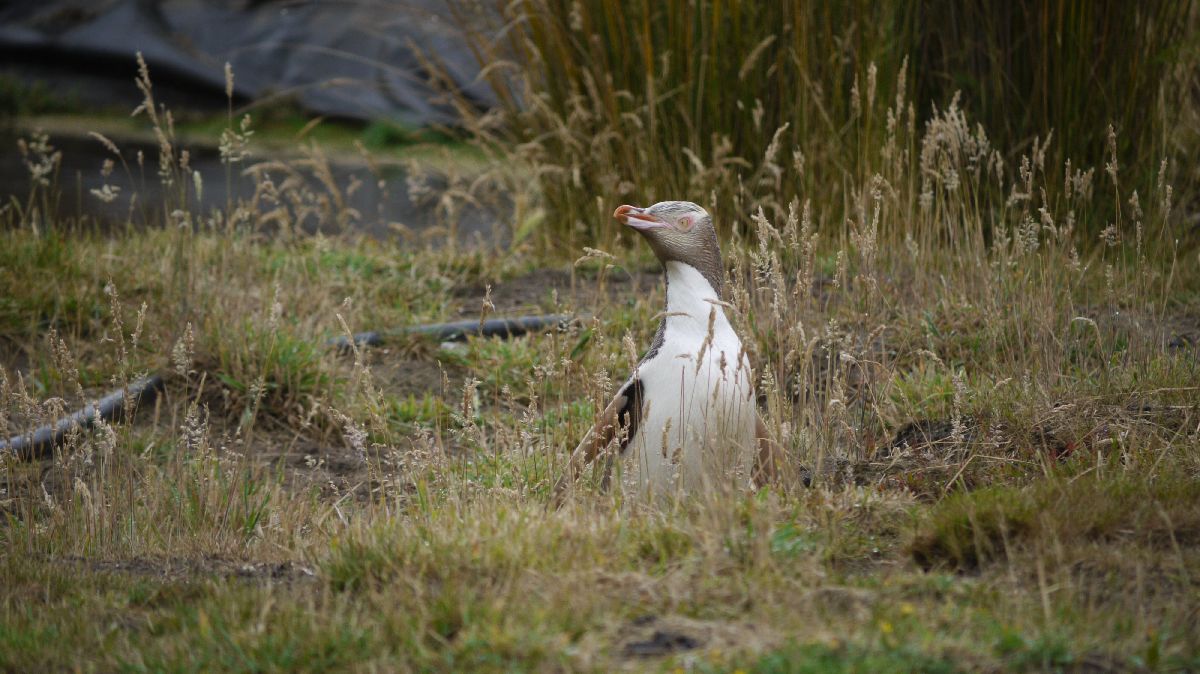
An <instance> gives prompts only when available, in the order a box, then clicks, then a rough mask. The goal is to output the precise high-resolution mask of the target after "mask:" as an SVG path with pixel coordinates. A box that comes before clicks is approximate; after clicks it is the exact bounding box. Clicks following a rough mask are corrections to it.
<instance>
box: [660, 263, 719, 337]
mask: <svg viewBox="0 0 1200 674" xmlns="http://www.w3.org/2000/svg"><path fill="white" fill-rule="evenodd" d="M663 266H664V267H665V271H666V280H667V318H666V321H667V324H666V330H667V332H668V333H675V334H694V333H696V332H697V331H699V332H700V333H702V334H707V332H708V318H709V315H710V314H715V316H714V322H713V329H714V331H717V332H726V331H729V332H732V330H733V328H732V326H731V325H730V324H729V320H728V319H727V318H726V316H725V309H724V308H723V307H722V306H721V305H720V304H718V302H720V299H721V298H720V294H719V293H718V292H717V289H716V288H713V286H712V283H710V282H709V281H708V279H706V278H705V277H704V275H703V274H701V273H700V272H699V270H697V269H696V268H695V267H693V266H692V265H690V264H687V263H685V262H679V261H677V260H670V261H668V262H667V263H666V264H665V265H663Z"/></svg>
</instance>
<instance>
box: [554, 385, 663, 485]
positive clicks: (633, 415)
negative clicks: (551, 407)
mask: <svg viewBox="0 0 1200 674" xmlns="http://www.w3.org/2000/svg"><path fill="white" fill-rule="evenodd" d="M641 418H642V382H641V380H640V379H638V378H637V376H636V375H635V376H634V377H632V378H630V380H629V381H627V382H625V385H624V386H622V387H621V390H620V391H617V395H616V396H615V397H614V398H613V399H612V402H610V403H609V404H608V406H607V407H605V408H604V411H603V412H601V413H600V415H599V416H597V417H596V422H595V423H594V424H592V427H591V429H589V430H588V432H587V433H585V434H584V436H583V440H582V441H581V442H580V443H579V446H578V447H576V448H575V451H574V452H572V453H571V459H570V461H568V462H567V470H566V473H565V474H564V475H563V476H562V477H560V478H559V480H558V482H557V483H555V485H554V492H553V496H552V501H551V502H552V503H553V505H554V507H555V508H557V507H558V506H560V505H562V502H563V499H564V498H565V496H566V492H567V490H568V489H569V488H570V486H571V485H572V484H574V483H575V480H577V479H578V478H579V475H580V473H582V472H583V469H584V468H586V467H587V466H588V465H589V464H591V462H592V461H594V460H595V459H596V457H597V456H599V454H600V453H601V452H602V451H604V450H605V449H607V448H608V447H609V446H610V445H611V444H612V442H613V440H614V439H616V440H618V442H619V443H620V448H621V450H622V451H624V450H625V447H626V446H627V445H628V444H629V440H630V439H631V438H632V437H633V435H634V433H636V432H637V429H638V425H639V424H640V423H641Z"/></svg>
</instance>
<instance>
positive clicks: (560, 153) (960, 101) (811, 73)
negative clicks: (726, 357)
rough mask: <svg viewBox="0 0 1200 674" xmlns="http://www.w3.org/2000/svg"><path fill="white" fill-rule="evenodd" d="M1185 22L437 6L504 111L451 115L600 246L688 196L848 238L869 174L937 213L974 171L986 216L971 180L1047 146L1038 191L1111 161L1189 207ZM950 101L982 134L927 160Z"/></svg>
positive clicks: (796, 7) (1059, 9)
mask: <svg viewBox="0 0 1200 674" xmlns="http://www.w3.org/2000/svg"><path fill="white" fill-rule="evenodd" d="M480 5H482V7H484V8H486V10H487V11H483V12H480V11H478V10H479V8H480ZM1196 9H1197V8H1196V6H1195V5H1194V3H1192V2H1190V1H1188V2H1144V3H1133V4H1130V3H1116V4H1107V5H1106V4H1101V5H1097V4H1096V3H1092V2H1087V1H1086V0H1055V1H1053V2H1043V3H1035V2H1025V1H1022V2H973V3H970V4H969V5H967V6H954V7H947V6H943V5H942V4H940V3H937V2H861V1H857V0H851V1H845V2H832V3H808V2H798V1H796V2H777V3H760V2H738V1H735V2H718V1H707V0H705V1H700V2H690V1H684V0H671V1H668V2H657V3H643V4H629V3H587V2H566V1H565V0H523V1H521V2H512V3H507V2H490V3H466V2H460V3H450V9H449V10H448V12H447V13H448V14H449V15H450V17H451V18H452V19H453V20H455V21H457V22H458V23H459V24H460V25H461V26H462V28H463V30H464V32H465V33H466V35H467V36H468V39H469V40H470V43H471V46H472V48H473V49H474V51H475V52H476V54H477V57H478V59H479V61H480V63H481V65H482V66H483V74H482V78H483V79H484V80H485V81H486V82H487V83H488V84H489V85H490V86H491V88H492V89H493V90H494V91H495V92H496V94H497V97H498V99H499V100H500V101H501V102H502V106H501V110H500V111H493V112H488V113H487V114H483V115H480V114H478V113H477V112H474V111H473V110H472V107H471V105H470V97H469V96H463V97H459V100H458V103H459V106H458V107H459V109H460V110H461V112H462V113H463V114H464V116H466V117H467V119H469V120H471V121H472V122H473V124H472V127H473V128H472V131H473V132H474V133H475V135H476V136H477V137H478V138H479V139H480V140H481V141H482V142H483V144H484V146H485V147H488V148H491V149H493V150H495V148H497V147H499V148H501V152H503V153H505V154H506V155H507V157H508V159H510V160H511V161H513V162H518V163H520V164H521V165H523V166H525V167H527V168H526V170H527V171H528V173H530V174H533V175H536V176H537V178H538V187H539V189H538V191H537V193H536V194H535V195H531V196H529V197H528V199H527V200H528V201H529V203H530V206H529V208H528V209H519V213H518V216H519V217H518V218H517V222H518V223H523V222H525V221H526V219H530V220H533V221H536V222H539V223H542V224H541V225H540V226H538V227H536V228H532V231H533V232H534V233H536V234H538V235H540V236H541V237H542V238H541V239H540V240H541V241H542V243H543V244H544V245H546V246H548V247H553V246H554V245H555V242H556V241H560V240H562V239H563V238H568V239H569V240H571V241H572V242H573V243H577V245H590V244H591V243H593V242H595V241H597V240H599V241H601V242H604V243H605V244H606V245H609V244H611V241H612V238H613V236H614V235H613V234H612V233H611V230H610V229H609V228H608V227H606V226H605V225H606V223H607V220H608V214H609V213H610V212H611V211H612V206H611V204H614V203H618V204H619V203H623V202H627V201H637V202H645V203H647V204H649V203H654V202H655V201H661V200H666V199H680V198H687V199H690V200H693V201H696V202H697V203H701V202H702V203H705V204H706V205H707V206H708V207H709V209H710V210H711V211H713V212H714V213H715V214H716V215H717V216H718V218H717V222H718V223H721V225H722V226H723V227H724V228H726V229H727V230H732V229H737V230H740V231H746V230H750V229H752V228H753V227H752V224H751V223H750V222H749V216H750V214H752V213H753V212H754V210H755V209H757V208H758V207H760V206H761V207H762V208H764V209H765V210H766V212H767V213H768V215H770V216H772V217H773V218H774V217H782V216H783V214H784V213H785V212H786V209H787V207H788V204H789V203H790V202H791V201H792V200H793V199H800V200H801V201H803V200H804V199H806V198H811V197H812V196H813V195H817V194H820V195H822V198H821V202H822V203H821V205H822V207H823V208H824V209H825V211H826V213H827V218H828V219H827V220H826V221H825V222H823V223H821V226H820V227H819V229H820V231H822V232H824V233H826V234H827V235H830V234H833V235H843V234H845V233H846V232H847V230H849V229H852V228H850V227H843V225H844V224H845V223H846V222H847V220H851V221H855V222H858V223H860V224H862V221H863V220H864V219H865V217H866V216H867V215H869V213H870V206H869V204H867V203H865V202H866V199H865V197H864V194H863V190H869V189H873V188H871V187H869V185H871V181H872V179H873V178H874V176H876V175H880V176H882V177H883V178H884V179H885V180H886V181H887V184H888V186H889V187H888V188H887V189H889V190H891V189H895V190H903V189H904V188H905V187H907V188H908V190H909V191H910V192H911V196H910V198H914V199H915V198H918V197H919V196H921V195H928V196H926V197H925V200H929V199H930V198H933V199H934V201H935V202H936V203H938V204H939V207H940V203H941V194H940V190H941V189H942V187H943V186H945V185H951V186H952V187H951V188H950V189H954V188H955V187H954V186H956V185H957V183H958V176H959V175H960V174H961V175H962V177H963V178H964V179H966V178H967V176H968V174H974V177H975V179H976V182H977V183H978V184H977V185H973V186H964V188H965V189H966V188H969V192H970V193H969V194H966V195H964V199H963V201H962V204H963V205H964V206H965V207H968V208H971V209H973V210H975V211H977V212H980V213H981V215H985V216H987V215H990V213H989V211H991V210H993V209H994V208H996V207H998V206H1000V205H1001V204H1003V203H1004V200H1005V199H1008V198H1009V196H1010V194H1009V191H1008V190H1007V189H1000V190H997V189H993V188H994V187H996V185H994V184H993V183H991V182H990V181H989V180H986V179H985V180H984V181H982V182H980V181H979V176H980V171H982V172H984V174H985V177H987V178H991V177H996V174H997V173H1007V174H1010V175H1014V176H1015V175H1016V173H1017V169H1018V167H1019V163H1020V161H1021V155H1023V154H1032V155H1045V157H1046V158H1047V159H1048V160H1049V164H1048V165H1049V166H1051V167H1054V168H1053V169H1052V170H1051V171H1050V172H1049V173H1047V174H1046V175H1045V176H1043V177H1042V178H1039V184H1041V183H1042V182H1046V183H1048V184H1049V185H1050V186H1052V187H1053V188H1055V191H1056V192H1061V191H1062V189H1063V188H1064V186H1065V184H1066V183H1068V182H1070V181H1071V180H1072V172H1071V171H1070V170H1067V171H1065V172H1063V171H1061V170H1060V167H1062V166H1063V165H1064V164H1065V163H1066V162H1068V161H1070V162H1073V165H1074V166H1075V167H1076V169H1078V168H1081V167H1097V170H1100V168H1099V167H1101V166H1103V165H1104V164H1105V163H1106V162H1107V161H1108V160H1109V158H1110V156H1112V157H1113V158H1114V159H1115V160H1116V161H1118V162H1119V163H1120V164H1121V165H1122V166H1123V167H1124V172H1125V173H1124V176H1125V183H1126V184H1127V186H1128V187H1127V189H1130V188H1134V189H1137V190H1138V191H1140V192H1141V193H1142V194H1143V195H1145V194H1146V193H1147V192H1148V190H1149V189H1150V187H1151V186H1152V185H1153V184H1154V181H1155V177H1156V172H1157V171H1158V170H1159V164H1160V162H1161V161H1163V160H1164V159H1169V160H1170V166H1171V169H1170V170H1171V172H1172V173H1173V175H1174V176H1175V178H1176V179H1174V180H1173V182H1174V184H1175V185H1176V188H1177V189H1179V190H1182V191H1184V192H1186V193H1187V194H1186V195H1184V194H1181V195H1179V196H1180V197H1181V198H1183V199H1184V200H1185V201H1191V200H1193V199H1194V194H1193V190H1192V187H1191V185H1190V184H1189V181H1190V180H1191V179H1190V178H1188V177H1185V176H1188V175H1190V174H1191V173H1192V172H1191V169H1190V165H1191V164H1192V163H1193V162H1190V161H1189V159H1188V157H1189V154H1190V153H1192V152H1193V151H1194V149H1195V147H1196V145H1195V141H1196V138H1195V134H1194V133H1192V132H1191V131H1190V127H1189V124H1188V122H1187V121H1186V120H1187V119H1188V118H1189V116H1190V115H1191V114H1192V112H1193V111H1194V110H1195V109H1196V101H1195V96H1194V91H1195V84H1196V83H1195V73H1196V71H1197V69H1196V63H1197V41H1196V35H1197V34H1198V33H1197V25H1198V24H1197V21H1198V20H1200V15H1198V14H1197V12H1196ZM429 60H430V64H429V66H430V67H431V68H433V69H434V70H435V72H436V68H437V61H436V56H435V55H430V57H429ZM444 79H445V81H447V82H448V81H451V78H444ZM448 93H449V94H451V95H454V94H455V93H456V92H448ZM958 110H961V111H963V112H965V113H966V114H967V115H968V116H969V117H970V118H971V119H972V120H975V121H977V122H978V123H979V124H980V129H981V131H982V130H986V133H987V138H990V139H991V140H992V141H993V143H992V144H990V145H989V143H988V142H987V140H986V139H985V138H978V139H977V140H978V142H974V141H972V139H973V138H975V132H976V129H975V127H974V126H968V127H966V128H962V129H959V130H956V131H955V134H956V135H959V136H961V137H962V139H963V140H964V141H972V142H968V143H966V144H965V145H961V146H960V147H958V148H956V151H955V155H954V156H953V159H954V161H953V162H951V163H949V164H948V163H946V162H945V161H944V160H942V161H941V162H940V163H938V164H930V163H929V161H928V160H929V159H930V158H931V157H930V156H929V155H928V152H929V150H935V148H933V147H930V146H931V145H933V146H936V145H938V144H939V143H941V142H946V141H950V139H949V138H945V137H944V136H942V137H941V139H939V137H938V136H939V135H938V134H930V133H926V131H928V130H929V128H930V126H931V125H937V124H938V123H939V118H945V116H946V114H947V111H958ZM1109 126H1112V127H1113V128H1114V129H1115V130H1116V136H1115V140H1114V139H1112V138H1110V137H1109V135H1110V134H1108V133H1107V132H1106V130H1107V128H1108V127H1109ZM931 136H933V137H932V138H931ZM922 137H925V139H926V142H925V143H922V140H921V139H922ZM931 140H932V141H933V142H932V143H930V142H928V141H931ZM1031 149H1032V152H1031ZM935 151H936V150H935ZM960 157H961V159H963V160H965V163H966V164H967V165H966V166H962V165H958V159H959V158H960ZM918 164H919V166H920V171H919V172H918V171H917V170H916V168H917V166H918ZM1004 167H1007V168H1004ZM900 170H902V171H903V172H904V173H906V174H907V176H904V177H901V176H899V175H896V173H897V171H900ZM902 181H907V183H905V182H902ZM918 184H919V185H920V188H919V189H918V188H917V187H916V185H918ZM513 192H514V193H517V194H521V193H522V191H521V190H520V181H516V184H514V186H513ZM954 201H957V199H951V202H954ZM537 204H540V205H541V206H542V207H544V209H545V211H546V213H545V214H540V211H538V210H537V207H536V205H537ZM1120 206H1121V204H1119V203H1117V204H1114V203H1112V202H1107V203H1105V202H1100V203H1097V204H1095V205H1094V206H1093V207H1091V208H1088V209H1078V210H1077V211H1076V216H1077V220H1076V223H1075V226H1076V227H1077V228H1078V229H1079V230H1081V231H1083V232H1086V233H1087V234H1088V235H1089V236H1096V235H1098V234H1099V233H1100V232H1101V231H1102V230H1103V229H1104V228H1105V227H1106V226H1107V225H1108V224H1109V222H1110V221H1111V220H1112V219H1113V218H1114V217H1115V211H1116V210H1118V209H1119V208H1120ZM1114 207H1116V208H1114ZM864 211H865V212H864ZM981 224H982V225H983V228H984V231H985V232H990V229H991V227H992V225H993V223H992V222H990V221H989V220H988V219H986V218H985V220H984V222H982V223H981Z"/></svg>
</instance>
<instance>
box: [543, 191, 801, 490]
mask: <svg viewBox="0 0 1200 674" xmlns="http://www.w3.org/2000/svg"><path fill="white" fill-rule="evenodd" d="M613 217H614V218H616V219H617V221H619V222H620V223H621V224H623V225H625V226H626V227H629V228H631V229H633V230H634V231H636V232H637V233H638V234H640V235H641V236H642V237H643V238H645V239H646V241H647V243H649V244H650V248H651V250H653V251H654V254H655V255H656V256H657V257H658V260H659V262H660V263H661V264H662V270H663V279H664V281H665V283H666V289H667V306H666V309H665V311H664V312H663V313H662V314H660V315H661V320H660V321H659V324H658V331H657V332H656V333H655V335H654V339H653V341H652V343H651V344H650V348H649V349H648V350H647V351H646V354H645V356H643V357H642V359H641V361H640V362H639V363H638V364H637V366H636V367H635V368H634V370H633V373H632V374H631V375H630V377H629V379H628V380H627V381H626V382H625V383H624V384H623V385H622V386H621V387H620V388H619V389H618V391H617V394H616V396H615V397H614V398H613V400H612V402H610V403H609V404H608V406H607V407H605V408H604V410H603V411H602V412H601V413H600V414H599V415H598V416H597V417H596V419H595V422H594V424H593V425H592V427H591V429H590V430H588V432H587V433H585V434H584V437H583V439H582V441H581V442H580V443H579V446H578V447H577V448H576V449H575V451H574V452H573V453H572V455H571V458H570V460H569V461H568V464H567V469H566V473H565V474H564V475H563V476H562V477H561V478H560V479H559V481H558V483H557V484H556V485H555V488H554V502H555V503H556V504H561V503H562V500H563V498H564V495H565V492H566V491H567V489H569V487H570V485H571V484H573V483H574V481H575V480H576V479H577V478H578V476H579V474H580V473H581V472H582V471H583V469H584V468H585V467H586V466H587V465H588V464H590V463H591V462H592V461H593V460H595V459H596V458H597V457H598V456H601V455H604V457H605V459H606V472H605V480H604V483H605V485H607V484H608V482H609V476H610V473H609V471H610V470H611V466H612V463H611V462H612V460H613V459H617V464H618V465H619V467H620V471H621V474H620V484H621V486H622V488H623V490H624V493H625V494H626V495H629V494H636V495H638V496H641V497H646V498H650V499H656V498H663V497H676V496H683V495H695V494H700V493H705V492H711V491H713V490H727V489H730V488H733V489H738V488H743V487H745V486H752V487H755V488H757V487H761V486H762V485H764V484H766V482H767V481H768V480H769V479H770V478H771V477H772V476H773V474H774V467H775V466H774V462H775V455H776V452H777V448H776V446H775V445H774V443H773V442H772V441H771V439H770V437H769V436H768V433H767V429H766V426H765V424H764V423H763V421H762V419H761V418H760V417H759V414H758V409H757V404H756V399H755V395H754V375H753V372H752V370H751V368H750V361H749V358H748V356H747V354H746V350H745V349H744V348H743V346H742V342H741V339H740V338H739V337H738V335H737V332H736V331H734V329H733V325H732V324H731V323H730V321H729V317H728V316H727V315H726V309H729V308H731V307H730V305H729V304H728V303H726V302H725V301H724V298H723V292H724V287H725V269H724V266H723V265H722V262H721V246H720V242H719V240H718V238H717V232H716V229H715V227H714V226H713V221H712V217H711V216H710V215H709V214H708V212H707V211H706V210H704V209H703V208H702V207H700V206H698V205H696V204H694V203H692V202H690V201H663V202H659V203H657V204H654V205H653V206H650V207H648V208H640V207H637V206H629V205H624V206H620V207H619V208H617V209H616V211H615V212H614V213H613Z"/></svg>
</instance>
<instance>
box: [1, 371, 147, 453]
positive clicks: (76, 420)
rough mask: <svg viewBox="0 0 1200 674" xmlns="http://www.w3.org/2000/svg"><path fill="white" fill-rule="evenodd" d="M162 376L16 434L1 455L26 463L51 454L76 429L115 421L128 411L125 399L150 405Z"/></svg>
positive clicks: (145, 378) (2, 443)
mask: <svg viewBox="0 0 1200 674" xmlns="http://www.w3.org/2000/svg"><path fill="white" fill-rule="evenodd" d="M162 387H163V378H162V376H161V375H157V374H155V375H151V376H149V377H142V378H141V379H137V380H135V381H134V382H133V383H131V384H130V385H129V386H127V387H125V388H123V389H121V390H119V391H113V392H112V393H109V394H108V395H106V396H104V397H103V398H101V399H99V400H97V401H95V402H92V403H89V404H88V405H86V406H85V407H84V408H83V409H81V410H77V411H75V412H73V413H71V414H69V415H67V416H65V417H63V418H62V419H59V420H58V423H56V424H54V425H47V426H42V427H41V428H38V429H36V430H34V431H33V432H32V433H26V434H24V435H14V436H13V437H11V438H9V439H8V441H7V442H0V452H5V451H9V452H12V453H13V454H16V455H17V458H20V459H23V460H25V461H32V460H34V459H40V458H42V457H43V456H47V455H49V454H50V453H51V452H52V451H54V448H55V447H56V446H58V445H61V444H62V442H63V440H64V439H66V437H67V434H68V433H70V432H71V431H72V430H73V429H75V428H91V427H92V426H94V425H96V421H97V420H98V419H103V420H105V421H112V420H113V419H116V418H118V417H120V416H121V415H122V414H123V413H124V412H125V397H126V396H129V397H131V398H132V400H133V403H134V405H141V404H144V403H150V402H152V401H153V400H154V398H155V396H157V395H158V392H159V391H161V390H162Z"/></svg>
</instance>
